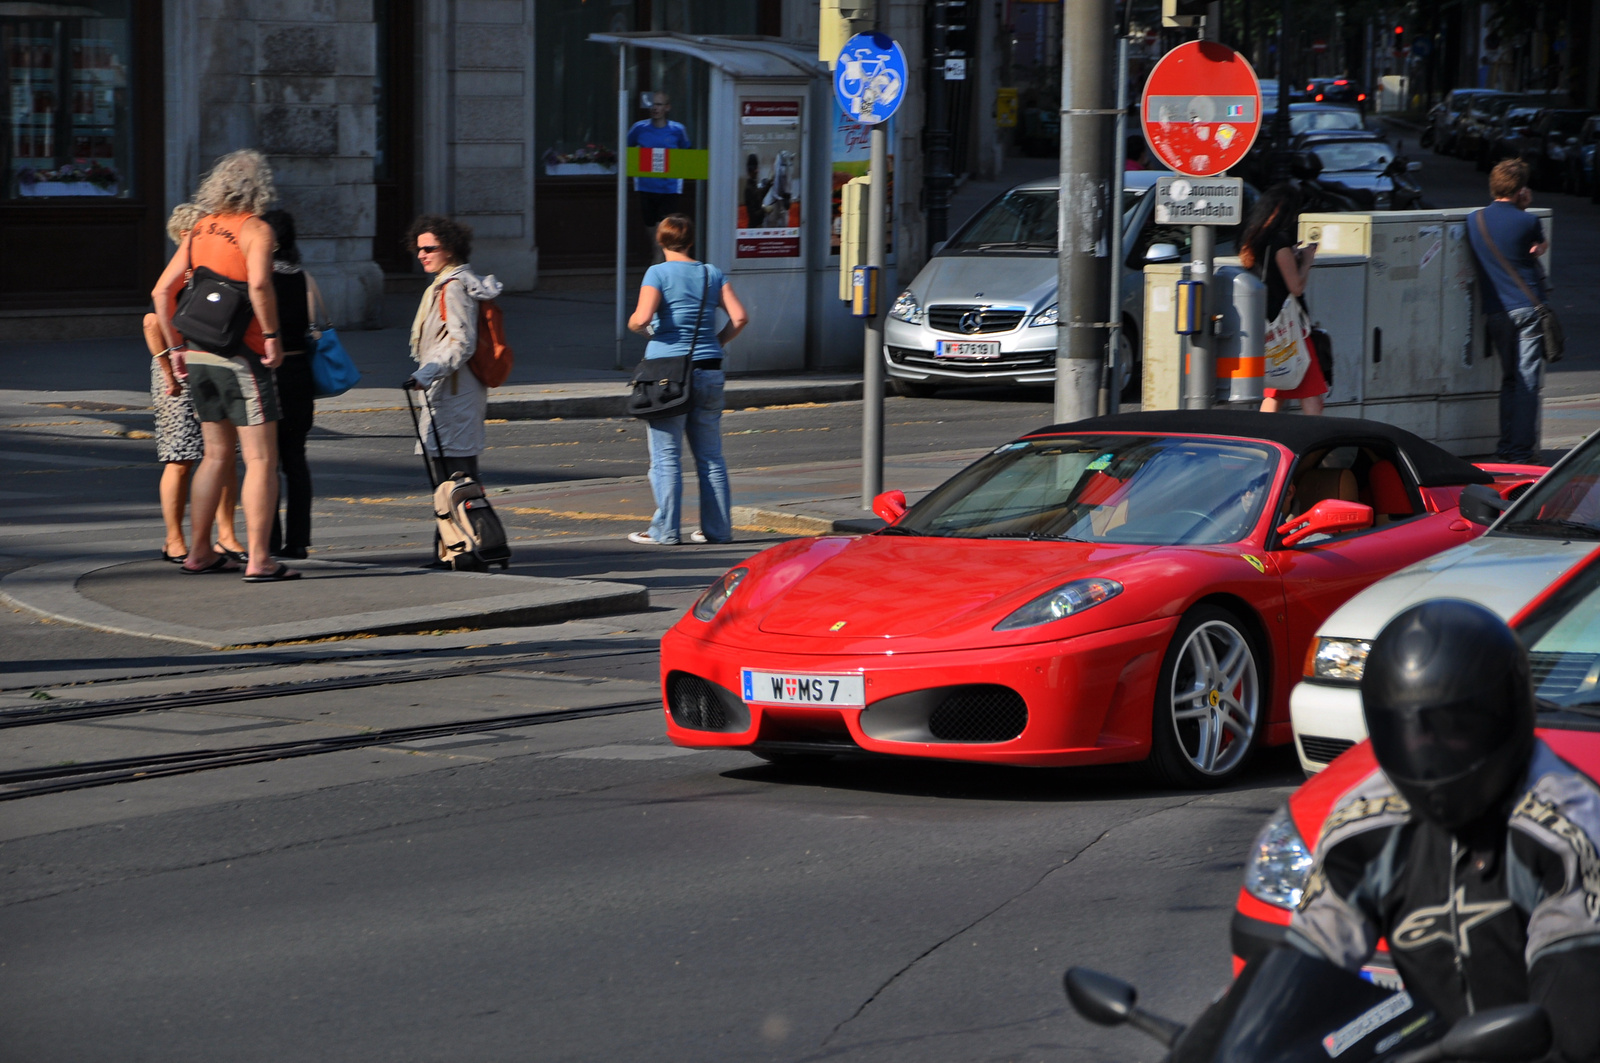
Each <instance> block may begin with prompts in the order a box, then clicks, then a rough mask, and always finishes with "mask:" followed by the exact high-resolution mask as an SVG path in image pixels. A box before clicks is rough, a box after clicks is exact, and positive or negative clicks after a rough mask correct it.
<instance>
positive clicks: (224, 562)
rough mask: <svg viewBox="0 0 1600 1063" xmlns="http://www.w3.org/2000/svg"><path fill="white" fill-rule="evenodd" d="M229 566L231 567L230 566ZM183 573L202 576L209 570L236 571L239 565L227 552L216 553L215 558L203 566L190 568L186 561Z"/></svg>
mask: <svg viewBox="0 0 1600 1063" xmlns="http://www.w3.org/2000/svg"><path fill="white" fill-rule="evenodd" d="M230 566H231V567H230ZM182 567H183V572H184V575H187V576H204V575H206V574H207V573H210V572H238V571H239V566H238V565H235V564H234V563H233V561H232V559H230V558H229V557H228V555H227V554H218V555H217V559H216V560H215V561H213V562H211V564H209V565H207V566H206V567H204V568H190V567H189V565H188V563H187V562H186V563H185V564H184V565H183V566H182Z"/></svg>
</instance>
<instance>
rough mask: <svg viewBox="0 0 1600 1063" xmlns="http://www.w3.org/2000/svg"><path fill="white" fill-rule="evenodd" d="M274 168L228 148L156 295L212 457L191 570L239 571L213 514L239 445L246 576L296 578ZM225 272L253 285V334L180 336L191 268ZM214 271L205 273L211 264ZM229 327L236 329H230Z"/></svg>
mask: <svg viewBox="0 0 1600 1063" xmlns="http://www.w3.org/2000/svg"><path fill="white" fill-rule="evenodd" d="M274 195H275V193H274V192H273V188H272V169H271V167H270V166H268V165H267V160H266V158H265V157H264V156H263V155H262V154H261V153H260V152H258V151H251V150H249V149H245V150H243V151H235V152H232V153H231V154H228V155H224V156H223V157H222V158H220V159H218V160H217V164H216V166H215V167H214V168H213V169H212V170H211V172H210V173H209V174H207V175H206V176H205V179H204V180H202V181H201V182H200V190H199V191H198V192H197V193H196V194H195V202H196V203H197V204H198V205H199V206H200V209H201V210H204V211H205V212H206V214H205V216H204V217H202V218H200V219H199V220H197V221H196V222H195V223H194V227H193V228H192V229H190V230H189V235H188V237H187V239H185V240H184V241H183V243H182V244H180V245H179V247H178V253H177V254H175V255H173V256H172V261H171V262H168V263H167V268H166V270H165V271H164V272H163V273H162V274H161V278H160V279H159V280H157V281H156V287H155V291H154V292H153V293H151V294H152V296H153V298H154V299H155V304H156V317H157V318H158V320H159V322H160V325H161V331H162V333H163V334H164V335H165V336H166V340H167V344H168V345H169V346H172V347H178V348H179V354H178V356H179V357H180V358H181V359H182V360H183V362H184V363H185V364H186V365H187V368H188V372H189V392H190V395H191V396H192V397H193V399H194V408H195V412H196V413H197V414H199V416H200V429H201V432H202V433H203V434H204V436H205V457H204V458H202V459H201V461H200V467H199V468H198V469H197V470H196V471H195V474H194V487H193V490H192V492H191V499H190V503H191V504H190V506H189V520H190V526H191V534H190V536H189V557H188V560H186V561H185V562H184V563H183V570H184V571H185V572H187V573H191V574H195V575H198V574H201V573H210V572H238V571H239V566H238V565H237V564H235V563H234V562H233V560H232V559H231V558H229V557H228V555H227V554H225V553H218V552H217V551H216V550H215V549H214V548H213V546H212V542H211V522H212V519H213V518H214V516H215V515H216V509H217V502H218V500H219V499H220V498H221V495H222V486H223V483H224V482H225V479H226V470H227V468H228V467H229V466H231V465H232V464H233V461H234V450H235V447H237V448H238V450H239V451H240V452H241V453H242V454H243V455H244V485H243V490H242V491H241V492H240V496H241V501H243V503H244V523H245V530H246V543H247V544H248V546H249V551H248V554H249V556H248V559H247V560H246V562H245V567H244V580H245V582H246V583H272V582H278V581H281V580H286V579H296V578H298V577H299V575H300V574H299V573H298V572H291V571H290V570H289V568H288V567H287V566H286V565H281V564H278V563H277V561H276V560H274V558H273V557H272V554H271V537H272V520H273V517H274V516H275V515H276V513H277V509H278V430H277V421H278V418H279V417H280V416H281V414H280V408H279V404H278V391H277V385H276V383H275V382H274V380H273V376H272V371H273V370H274V369H276V368H277V367H278V365H279V364H280V363H281V362H282V361H283V345H282V343H281V342H280V341H279V338H278V299H277V295H276V293H275V291H274V289H273V285H272V249H273V247H274V246H275V244H276V240H275V238H274V236H273V233H272V228H271V226H269V225H268V224H267V223H266V222H264V221H262V220H261V218H260V217H259V216H258V215H259V214H260V213H261V212H262V211H264V210H265V209H267V207H268V206H270V205H271V203H272V199H273V196H274ZM190 270H193V271H194V272H195V274H196V275H197V277H201V276H210V277H214V278H220V279H221V280H222V281H226V282H229V283H231V284H232V285H234V286H237V287H244V288H245V289H246V290H247V291H248V292H249V301H250V308H251V310H252V311H253V313H252V314H251V316H250V321H249V324H248V325H247V326H246V327H245V329H244V332H243V335H242V336H240V337H239V338H238V340H237V341H235V342H233V343H231V344H229V345H228V346H226V347H215V346H213V345H209V344H205V343H201V342H198V341H196V340H195V339H193V338H180V337H179V335H178V333H177V331H176V330H175V329H174V328H173V324H172V316H173V311H174V305H173V304H174V295H175V294H176V292H177V290H178V288H179V287H181V282H180V280H179V278H181V277H183V276H184V275H185V274H186V273H187V272H188V271H190ZM202 270H204V271H209V272H207V273H202V272H201V271H202ZM224 334H226V333H224Z"/></svg>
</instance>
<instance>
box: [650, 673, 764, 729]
mask: <svg viewBox="0 0 1600 1063" xmlns="http://www.w3.org/2000/svg"><path fill="white" fill-rule="evenodd" d="M667 711H669V712H670V713H672V720H673V722H674V723H676V724H677V725H678V726H679V727H683V728H687V729H689V730H691V731H723V732H730V731H732V732H738V731H747V730H749V729H750V710H749V709H747V708H745V706H744V702H742V701H740V700H739V699H738V698H737V697H735V696H734V693H733V691H731V690H724V689H723V688H722V687H720V686H718V685H717V684H715V683H713V682H711V681H710V680H707V679H702V678H700V677H699V676H697V675H691V674H690V673H688V672H673V673H672V674H671V675H670V676H668V677H667Z"/></svg>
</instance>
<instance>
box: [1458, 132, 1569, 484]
mask: <svg viewBox="0 0 1600 1063" xmlns="http://www.w3.org/2000/svg"><path fill="white" fill-rule="evenodd" d="M1489 194H1490V195H1491V196H1493V197H1494V202H1493V203H1490V204H1489V205H1488V206H1487V207H1485V208H1483V209H1482V210H1480V211H1477V212H1476V213H1474V214H1472V215H1470V216H1469V217H1468V218H1467V240H1468V241H1469V242H1470V243H1471V244H1472V254H1473V257H1474V258H1475V259H1476V260H1477V263H1478V281H1479V283H1478V290H1479V292H1480V293H1482V294H1481V298H1482V300H1483V312H1484V315H1485V319H1486V321H1485V323H1486V326H1487V329H1488V333H1489V337H1488V338H1489V345H1490V346H1491V347H1492V348H1494V351H1495V353H1496V354H1497V355H1499V356H1500V446H1499V449H1498V450H1497V451H1496V452H1495V458H1496V460H1499V461H1506V462H1518V463H1521V462H1529V463H1531V462H1536V461H1537V460H1538V458H1539V389H1540V387H1541V386H1542V385H1543V383H1544V329H1543V326H1542V325H1541V324H1540V322H1539V315H1538V312H1537V311H1536V310H1535V309H1534V307H1535V305H1536V304H1538V303H1543V302H1544V301H1545V299H1546V291H1547V289H1546V284H1545V278H1544V270H1543V269H1541V268H1540V267H1539V262H1538V258H1539V256H1540V255H1542V254H1544V253H1545V250H1546V249H1547V247H1548V246H1549V245H1548V243H1547V241H1546V240H1545V235H1544V226H1542V225H1541V224H1540V223H1539V219H1538V218H1536V217H1534V216H1533V215H1531V214H1529V213H1528V205H1529V204H1531V203H1532V202H1533V192H1532V191H1530V190H1529V188H1528V164H1527V163H1525V162H1523V161H1522V160H1521V159H1505V160H1503V161H1502V162H1500V163H1498V164H1497V165H1496V166H1495V168H1494V170H1493V171H1492V172H1491V173H1490V174H1489Z"/></svg>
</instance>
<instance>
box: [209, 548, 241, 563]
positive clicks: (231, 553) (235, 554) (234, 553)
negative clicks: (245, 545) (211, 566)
mask: <svg viewBox="0 0 1600 1063" xmlns="http://www.w3.org/2000/svg"><path fill="white" fill-rule="evenodd" d="M211 549H213V550H215V551H216V552H217V553H219V554H221V555H222V556H223V557H227V558H232V559H233V560H234V561H237V562H239V564H241V565H242V564H245V563H246V562H248V561H249V560H250V555H249V554H246V553H245V552H244V551H243V550H229V549H228V548H227V547H226V546H213V547H212V548H211Z"/></svg>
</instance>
